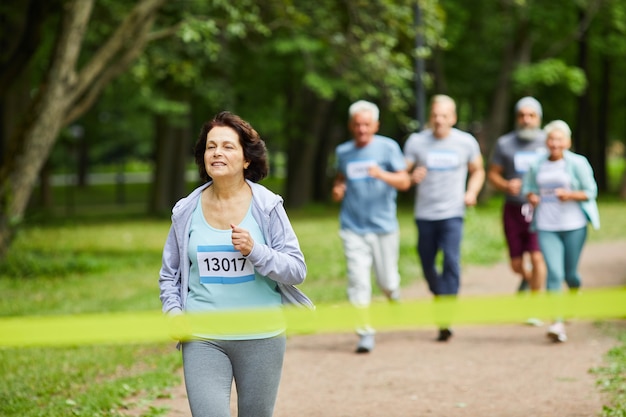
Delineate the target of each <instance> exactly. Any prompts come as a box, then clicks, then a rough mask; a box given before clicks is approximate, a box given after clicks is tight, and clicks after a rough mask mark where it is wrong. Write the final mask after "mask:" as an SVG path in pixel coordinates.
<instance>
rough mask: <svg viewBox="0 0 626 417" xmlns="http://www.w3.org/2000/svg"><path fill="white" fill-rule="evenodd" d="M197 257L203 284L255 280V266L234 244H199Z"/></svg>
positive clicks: (236, 282) (237, 282)
mask: <svg viewBox="0 0 626 417" xmlns="http://www.w3.org/2000/svg"><path fill="white" fill-rule="evenodd" d="M197 257H198V270H199V272H200V283H202V284H239V283H242V282H248V281H254V267H253V266H252V264H251V263H250V262H248V260H247V259H246V258H245V257H244V256H243V255H242V254H241V252H239V251H237V250H235V248H234V247H232V246H229V245H214V246H198V254H197Z"/></svg>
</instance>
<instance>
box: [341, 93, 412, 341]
mask: <svg viewBox="0 0 626 417" xmlns="http://www.w3.org/2000/svg"><path fill="white" fill-rule="evenodd" d="M379 113H380V112H379V109H378V107H377V106H376V105H375V104H374V103H370V102H367V101H364V100H360V101H357V102H355V103H353V104H352V105H351V106H350V109H349V116H350V120H349V124H348V127H349V129H350V132H351V133H352V135H353V139H352V140H350V141H347V142H344V143H342V144H340V145H339V146H337V149H336V152H335V155H336V159H337V160H336V169H337V176H336V178H335V182H334V185H333V189H332V198H333V200H334V201H341V212H340V216H339V221H340V226H341V230H340V236H341V240H342V242H343V248H344V253H345V257H346V263H347V274H348V299H349V300H350V302H351V303H352V304H353V305H354V306H355V307H357V308H358V309H359V311H360V312H361V313H362V314H361V315H360V322H359V323H358V325H357V329H356V331H357V334H358V335H359V336H360V338H359V342H358V345H357V349H356V351H357V353H367V352H370V351H371V350H372V349H373V348H374V333H375V331H374V329H373V328H372V327H371V326H370V325H369V321H368V318H367V310H368V307H369V305H370V302H371V297H372V285H371V270H372V268H373V269H374V272H375V275H376V282H377V284H378V286H379V288H380V289H381V291H382V292H383V293H384V294H385V296H387V298H388V299H389V300H397V299H398V297H399V295H400V274H399V272H398V253H399V245H400V232H399V227H398V218H397V213H396V197H397V190H401V191H404V190H407V189H408V188H409V187H410V185H411V180H410V178H409V174H408V172H407V169H406V168H407V167H406V161H405V160H404V156H403V154H402V150H401V149H400V146H399V145H398V143H397V142H396V141H394V140H393V139H391V138H388V137H385V136H380V135H377V134H376V133H377V132H378V128H379V126H380V124H379V120H378V118H379Z"/></svg>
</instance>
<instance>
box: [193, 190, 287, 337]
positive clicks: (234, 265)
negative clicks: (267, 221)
mask: <svg viewBox="0 0 626 417" xmlns="http://www.w3.org/2000/svg"><path fill="white" fill-rule="evenodd" d="M239 226H240V227H242V228H244V229H246V230H248V231H249V233H250V235H251V236H252V239H254V242H255V244H257V245H258V244H265V239H264V238H263V233H262V232H261V228H260V227H259V225H258V224H257V222H256V220H255V219H254V217H253V216H252V211H251V209H250V208H249V209H248V213H247V214H246V217H245V218H244V219H243V221H242V222H241V223H240V224H239ZM231 233H232V231H231V230H230V229H228V230H219V229H216V228H214V227H212V226H211V225H209V224H208V223H207V222H206V220H205V218H204V215H203V213H202V205H201V199H198V205H197V206H196V209H195V211H194V213H193V215H192V218H191V227H190V230H189V249H188V255H189V260H190V261H191V269H190V276H189V294H188V296H187V304H186V309H187V311H188V312H190V313H195V312H209V311H225V310H230V311H232V310H246V309H264V310H265V309H273V308H276V309H277V310H281V309H280V307H281V305H282V303H281V296H280V292H279V290H278V288H277V285H276V282H275V281H273V280H271V279H270V278H268V277H266V276H262V275H260V274H258V273H257V272H256V270H255V269H254V267H253V266H252V265H251V264H250V262H249V261H248V260H247V259H246V258H245V257H244V256H243V255H242V254H241V252H239V251H237V250H236V249H235V248H234V246H233V244H232V241H231ZM281 314H282V313H281ZM273 327H275V328H273V329H270V330H269V331H263V332H260V333H256V332H255V333H254V334H251V333H247V334H238V333H236V332H235V333H226V334H221V333H220V334H201V335H198V336H199V337H204V338H211V339H225V340H240V339H262V338H266V337H272V336H276V335H278V334H280V333H282V332H283V331H284V321H282V320H281V321H280V322H279V323H277V325H276V326H273ZM263 328H264V329H266V330H267V328H266V327H263Z"/></svg>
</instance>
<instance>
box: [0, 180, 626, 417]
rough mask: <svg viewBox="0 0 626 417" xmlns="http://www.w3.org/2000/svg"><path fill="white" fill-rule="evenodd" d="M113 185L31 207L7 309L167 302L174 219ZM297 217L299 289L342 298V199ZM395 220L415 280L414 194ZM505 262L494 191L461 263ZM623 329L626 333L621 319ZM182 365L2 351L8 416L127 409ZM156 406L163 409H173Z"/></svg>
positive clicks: (608, 202) (608, 214) (147, 353)
mask: <svg viewBox="0 0 626 417" xmlns="http://www.w3.org/2000/svg"><path fill="white" fill-rule="evenodd" d="M93 188H97V187H93ZM104 195H108V196H109V198H110V197H111V196H113V195H114V193H112V192H111V188H110V187H108V188H106V190H100V192H98V191H94V190H92V189H91V188H90V189H89V190H84V191H83V192H82V193H81V194H80V198H79V196H78V195H76V196H75V197H76V200H75V201H74V203H75V206H74V208H73V215H72V216H67V215H66V214H67V213H65V210H64V209H60V210H59V208H58V207H57V208H56V209H53V210H52V211H48V212H47V213H46V214H44V213H43V212H38V213H35V212H31V217H30V221H29V222H28V223H27V225H26V226H25V227H24V228H23V229H22V230H21V231H20V233H19V234H18V236H17V238H16V240H15V242H14V244H13V245H12V247H11V249H10V251H9V253H8V255H7V257H6V259H5V260H4V261H2V262H1V263H0V294H2V297H0V317H8V316H22V315H32V314H40V315H44V314H78V313H87V312H108V311H136V310H157V309H159V308H160V302H159V299H158V282H157V281H158V270H159V267H160V263H161V249H162V246H163V243H164V240H165V237H166V234H167V231H168V228H169V224H170V223H169V219H145V218H143V217H142V216H141V215H140V213H141V210H143V208H144V207H143V205H142V203H141V199H140V198H139V197H138V195H143V196H145V187H144V190H143V191H142V190H141V187H138V188H137V189H136V190H135V191H134V192H133V199H136V201H133V202H132V203H131V202H128V201H127V203H126V205H121V206H120V205H116V204H112V205H110V206H111V207H114V209H113V210H112V211H111V212H107V211H106V210H105V209H104V208H103V206H105V207H106V204H105V201H107V200H106V198H105V197H104ZM96 196H99V197H97V198H96ZM92 198H94V199H95V200H92ZM94 201H96V203H94ZM108 201H110V200H108ZM140 207H141V209H140ZM625 208H626V204H625V203H624V202H620V201H616V200H614V199H609V198H606V199H603V200H602V201H601V204H600V211H601V217H602V221H603V224H604V225H605V227H603V228H602V229H601V230H600V231H593V232H591V233H590V240H591V241H612V240H619V239H624V238H625V237H624V236H626V235H625V233H624V232H625V231H626V216H624V209H625ZM105 213H106V215H105ZM289 215H290V218H291V220H292V223H293V226H294V229H295V230H296V233H297V235H298V237H299V240H300V243H301V246H302V249H303V252H304V253H305V256H306V260H307V265H308V268H309V274H308V277H307V280H306V282H305V283H304V284H303V285H302V286H301V289H302V290H303V291H305V292H306V293H307V294H308V295H309V296H310V297H311V298H312V299H313V300H314V301H315V302H316V303H327V302H337V301H344V300H345V298H346V296H345V287H346V282H345V262H344V258H343V251H342V248H341V242H340V239H339V235H338V206H337V205H327V206H325V205H320V206H312V207H308V208H306V209H303V210H289ZM398 218H399V221H400V225H401V243H400V272H401V275H402V280H403V285H404V286H406V285H411V284H412V283H414V282H416V281H417V280H419V279H421V271H420V268H419V263H418V259H417V255H416V251H415V244H416V239H417V233H416V228H415V224H414V221H413V216H412V206H411V204H410V202H407V201H404V202H403V203H402V204H401V205H400V208H399V212H398ZM502 261H506V251H505V246H504V237H503V235H502V231H501V226H500V201H499V199H498V198H494V199H493V200H491V201H489V202H488V203H483V204H481V206H479V207H477V208H474V209H471V210H469V212H468V214H467V218H466V223H465V233H464V240H463V246H462V262H463V264H483V265H488V264H493V263H495V262H502ZM375 291H377V290H375ZM620 334H621V335H622V336H621V337H624V336H623V335H624V331H623V329H622V331H621V333H620ZM622 340H623V339H622ZM608 358H609V360H610V361H611V362H610V363H616V364H617V365H610V366H609V368H608V369H609V371H610V370H614V369H622V371H618V375H619V372H621V376H622V379H621V382H617V383H616V384H615V385H612V384H608V383H604V382H603V383H602V387H603V389H607V390H609V392H611V393H613V394H614V397H615V398H616V400H615V401H616V405H615V407H618V408H616V409H611V410H610V412H611V413H613V414H606V416H617V415H622V416H623V415H624V414H616V413H618V412H622V413H624V410H625V409H626V405H625V404H624V400H623V392H624V382H623V367H624V366H626V365H625V364H626V347H625V345H624V344H622V345H621V347H618V348H616V349H615V350H614V351H611V352H610V353H609V354H608ZM620 366H621V368H619V367H620ZM179 367H180V355H179V353H178V352H177V351H176V350H175V349H174V344H173V343H164V344H148V345H130V346H120V345H105V346H77V347H68V348H18V349H8V348H7V349H0V415H2V416H7V417H12V416H20V417H30V416H66V415H76V416H116V415H120V413H119V410H121V409H123V408H124V407H125V404H126V403H127V402H128V401H130V400H129V398H134V397H135V396H138V397H139V398H144V397H146V398H154V397H156V396H159V395H162V393H163V392H164V388H165V387H167V386H172V385H177V384H180V380H179V379H178V378H176V377H175V370H176V369H177V368H179ZM598 372H599V371H598ZM603 372H604V371H603ZM607 375H608V374H607V373H604V374H602V375H601V376H599V378H600V380H601V381H606V380H608V379H610V378H611V381H620V380H619V379H618V378H617V377H610V378H609V377H608V376H607ZM620 384H621V385H620ZM620 395H621V396H622V397H620ZM620 398H621V400H620ZM620 401H621V402H620ZM607 410H608V408H607ZM615 410H618V411H615ZM619 410H621V411H619ZM608 412H609V411H607V413H608ZM147 413H149V415H151V416H157V415H166V410H158V409H150V410H149V411H148V412H147Z"/></svg>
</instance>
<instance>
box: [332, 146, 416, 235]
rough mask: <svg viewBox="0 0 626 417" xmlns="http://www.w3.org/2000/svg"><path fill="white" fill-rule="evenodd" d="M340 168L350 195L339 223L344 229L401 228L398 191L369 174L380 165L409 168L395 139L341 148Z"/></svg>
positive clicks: (394, 169) (380, 230)
mask: <svg viewBox="0 0 626 417" xmlns="http://www.w3.org/2000/svg"><path fill="white" fill-rule="evenodd" d="M335 155H336V157H337V161H336V169H337V172H339V173H341V174H342V175H343V176H344V177H345V179H346V193H345V195H344V198H343V201H342V203H341V212H340V214H339V221H340V224H341V228H342V229H349V230H352V231H353V232H355V233H359V234H365V233H390V232H394V231H396V230H397V229H398V218H397V210H396V208H397V207H396V197H397V191H396V189H395V188H393V187H392V186H390V185H388V184H387V183H385V182H384V181H382V180H379V179H375V178H372V177H370V176H369V175H368V172H367V171H368V168H369V167H370V166H373V165H378V166H379V167H380V168H381V169H383V170H385V171H389V172H397V171H402V170H405V169H406V161H405V160H404V156H403V155H402V150H401V149H400V146H399V145H398V143H397V142H396V141H394V140H393V139H391V138H388V137H385V136H380V135H375V136H374V138H373V139H372V141H371V142H370V143H368V144H367V145H366V146H364V147H362V148H359V147H357V146H355V144H354V141H353V140H351V141H348V142H344V143H342V144H340V145H339V146H337V149H336V152H335Z"/></svg>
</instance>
